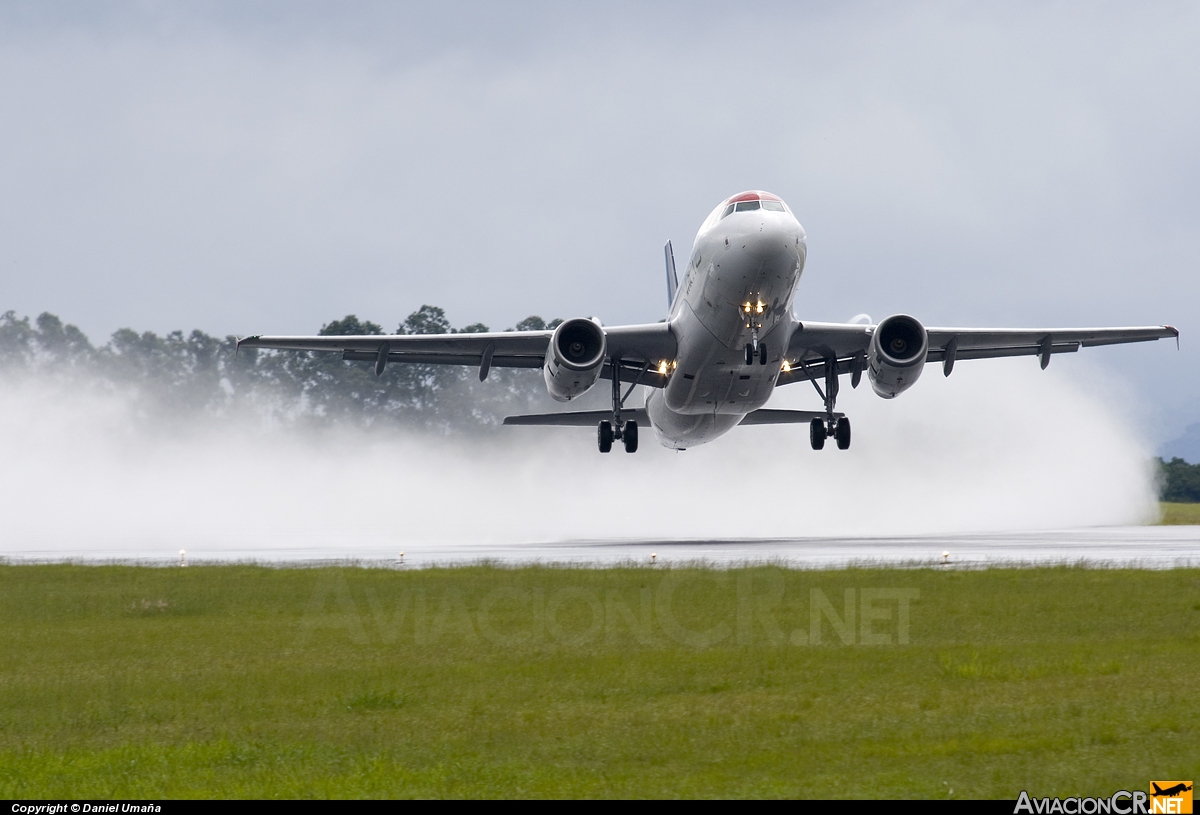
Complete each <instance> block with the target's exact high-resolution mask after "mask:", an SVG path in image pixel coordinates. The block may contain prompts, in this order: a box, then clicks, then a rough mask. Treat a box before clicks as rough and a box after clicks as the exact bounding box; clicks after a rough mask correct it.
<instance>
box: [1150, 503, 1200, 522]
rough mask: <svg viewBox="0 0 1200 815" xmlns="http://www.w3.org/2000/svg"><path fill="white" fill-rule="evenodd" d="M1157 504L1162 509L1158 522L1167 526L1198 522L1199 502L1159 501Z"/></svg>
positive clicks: (1199, 515)
mask: <svg viewBox="0 0 1200 815" xmlns="http://www.w3.org/2000/svg"><path fill="white" fill-rule="evenodd" d="M1158 506H1159V507H1160V508H1161V510H1162V519H1161V520H1160V521H1159V523H1160V524H1166V525H1169V526H1182V525H1192V524H1200V504H1171V503H1168V502H1166V501H1160V502H1159V504H1158Z"/></svg>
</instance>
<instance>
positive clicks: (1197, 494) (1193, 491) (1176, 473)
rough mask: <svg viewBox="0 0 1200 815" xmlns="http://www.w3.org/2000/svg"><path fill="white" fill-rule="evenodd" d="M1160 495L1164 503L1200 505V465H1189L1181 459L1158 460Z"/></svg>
mask: <svg viewBox="0 0 1200 815" xmlns="http://www.w3.org/2000/svg"><path fill="white" fill-rule="evenodd" d="M1158 470H1159V474H1160V478H1159V483H1160V491H1159V494H1160V495H1161V496H1162V500H1164V501H1172V502H1176V503H1185V504H1191V503H1200V464H1188V463H1187V462H1186V461H1184V460H1183V459H1181V458H1173V459H1171V460H1170V461H1163V460H1162V459H1161V458H1160V459H1159V460H1158Z"/></svg>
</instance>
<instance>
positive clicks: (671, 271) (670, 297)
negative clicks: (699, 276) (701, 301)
mask: <svg viewBox="0 0 1200 815" xmlns="http://www.w3.org/2000/svg"><path fill="white" fill-rule="evenodd" d="M663 255H664V256H665V257H666V261H667V308H670V307H671V306H673V305H674V304H675V292H676V291H678V290H679V278H678V277H677V276H676V275H675V253H674V252H673V251H671V242H670V241H667V245H666V246H664V247H663Z"/></svg>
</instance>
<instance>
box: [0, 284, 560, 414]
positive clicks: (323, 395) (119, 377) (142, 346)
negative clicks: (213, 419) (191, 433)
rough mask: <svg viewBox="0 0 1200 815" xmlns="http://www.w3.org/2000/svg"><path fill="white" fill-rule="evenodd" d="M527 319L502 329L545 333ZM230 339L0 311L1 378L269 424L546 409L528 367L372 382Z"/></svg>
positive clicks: (411, 327) (316, 357)
mask: <svg viewBox="0 0 1200 815" xmlns="http://www.w3.org/2000/svg"><path fill="white" fill-rule="evenodd" d="M559 322H561V320H551V321H549V322H547V321H545V320H543V319H542V318H540V317H537V316H532V317H527V318H526V319H524V320H522V321H521V322H519V323H517V324H516V325H515V326H513V327H511V328H509V329H506V330H509V331H537V330H543V329H547V328H553V327H554V326H556V325H558V323H559ZM487 330H488V327H487V326H485V325H483V324H481V323H475V324H473V325H467V326H463V327H462V328H461V329H459V328H455V327H454V326H452V325H451V324H450V321H449V320H448V319H447V318H446V313H445V311H444V310H443V309H441V308H438V307H436V306H429V305H424V306H421V308H419V309H417V310H416V311H414V312H413V313H412V314H410V315H408V317H406V318H405V319H404V320H403V321H402V322H401V323H400V324H399V326H398V327H397V329H396V333H398V334H452V333H459V332H473V331H487ZM318 333H320V334H323V335H347V334H383V333H385V332H384V330H383V327H382V326H380V325H379V324H377V323H373V322H370V321H369V320H360V319H359V318H358V317H356V316H354V315H348V316H346V317H343V318H341V319H338V320H333V321H331V322H329V323H326V324H324V325H323V326H321V329H320V331H319V332H318ZM236 342H237V339H236V337H233V336H226V337H215V336H213V335H211V334H207V333H205V332H203V331H199V330H195V331H192V332H190V333H187V334H185V333H184V332H182V331H172V332H170V333H168V334H165V335H162V336H160V335H158V334H155V333H154V332H151V331H144V332H140V333H139V332H137V331H134V330H133V329H129V328H122V329H119V330H118V331H116V332H114V333H113V335H112V336H111V337H110V338H109V339H108V342H106V343H104V344H103V345H96V344H93V343H92V342H91V341H90V340H89V339H88V337H87V336H86V335H85V334H84V333H83V332H82V331H81V330H80V329H79V328H78V327H76V326H74V325H70V324H66V323H64V322H63V321H62V320H61V319H60V318H59V317H57V316H55V315H53V314H50V313H48V312H47V313H43V314H40V315H39V316H38V317H37V319H35V320H30V319H29V318H28V317H18V316H17V315H16V313H15V312H13V311H8V312H6V313H4V314H2V315H0V373H2V374H4V375H5V376H8V377H16V376H20V375H22V374H26V375H33V374H36V375H37V377H38V378H39V379H41V380H43V381H52V382H57V383H60V384H64V385H69V386H72V387H85V386H86V387H93V388H99V389H101V390H102V391H107V392H112V393H115V394H119V395H121V396H123V397H125V398H127V399H130V400H132V401H133V403H134V406H135V409H136V411H137V413H138V415H139V416H144V417H146V418H150V417H155V416H157V417H162V418H175V417H187V416H190V415H194V414H196V413H203V414H209V415H213V416H228V415H233V414H237V413H246V412H250V413H254V414H257V415H258V416H260V417H262V418H265V419H267V420H268V421H270V422H272V423H286V424H301V423H329V422H331V421H337V422H349V423H352V424H357V425H362V426H375V425H397V426H405V427H415V428H421V429H426V430H436V431H443V432H449V431H452V430H461V429H464V428H469V427H475V428H478V427H481V426H482V427H486V426H492V425H496V424H499V422H500V420H501V419H502V418H503V416H505V415H508V414H509V413H513V412H526V411H530V410H536V409H541V408H544V407H546V404H545V403H546V402H549V398H548V397H547V396H546V392H545V388H544V387H543V386H542V384H541V372H540V371H537V370H513V369H493V370H492V371H491V373H490V375H489V376H488V379H487V381H486V382H480V381H479V378H478V375H477V371H476V370H475V369H474V368H470V367H460V366H451V365H407V364H406V365H389V366H388V367H387V368H386V369H385V370H384V372H383V375H382V376H379V377H376V376H375V372H374V370H373V366H372V364H371V363H365V362H347V361H344V360H342V359H341V357H340V356H339V355H337V354H334V353H319V352H282V351H272V350H266V349H255V348H243V349H241V350H240V351H239V352H238V353H237V355H236V356H235V355H234V348H235V345H236Z"/></svg>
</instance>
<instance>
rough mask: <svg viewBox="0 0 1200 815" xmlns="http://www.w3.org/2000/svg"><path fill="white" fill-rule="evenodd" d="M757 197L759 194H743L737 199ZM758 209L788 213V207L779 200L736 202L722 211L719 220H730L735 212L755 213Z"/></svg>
mask: <svg viewBox="0 0 1200 815" xmlns="http://www.w3.org/2000/svg"><path fill="white" fill-rule="evenodd" d="M757 195H758V193H742V194H741V195H739V196H737V198H749V197H750V196H755V197H757ZM756 209H765V210H767V211H769V212H787V211H788V210H787V207H785V206H784V205H783V202H782V201H779V200H775V201H768V200H766V199H757V200H748V201H734V202H733V203H731V204H727V205H726V206H725V209H723V210H721V217H720V218H717V220H718V221H720V220H722V219H723V218H728V217H729V216H730V215H732V214H733V213H735V212H753V211H754V210H756Z"/></svg>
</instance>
